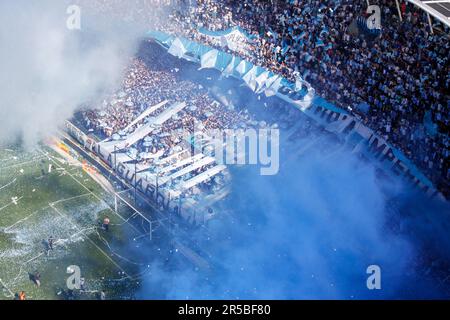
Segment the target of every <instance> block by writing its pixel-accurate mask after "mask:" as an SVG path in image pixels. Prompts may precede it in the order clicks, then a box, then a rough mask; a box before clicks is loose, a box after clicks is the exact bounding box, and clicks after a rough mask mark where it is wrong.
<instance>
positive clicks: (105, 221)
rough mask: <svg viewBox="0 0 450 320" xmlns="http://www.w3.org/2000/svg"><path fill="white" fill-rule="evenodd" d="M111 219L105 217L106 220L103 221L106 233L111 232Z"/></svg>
mask: <svg viewBox="0 0 450 320" xmlns="http://www.w3.org/2000/svg"><path fill="white" fill-rule="evenodd" d="M109 222H110V221H109V218H108V217H105V219H103V229H104V230H105V231H109Z"/></svg>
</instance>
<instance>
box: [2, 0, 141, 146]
mask: <svg viewBox="0 0 450 320" xmlns="http://www.w3.org/2000/svg"><path fill="white" fill-rule="evenodd" d="M69 5H70V3H69V2H66V1H49V0H44V1H12V0H6V1H1V2H0V19H1V21H2V26H3V27H2V28H1V29H0V43H1V45H0V70H1V73H0V88H1V93H0V144H2V143H8V142H11V141H15V140H17V139H21V140H22V142H24V143H25V144H26V145H27V146H32V145H33V144H35V143H36V142H37V141H39V140H40V139H41V138H44V137H46V136H47V135H49V134H51V133H53V132H54V131H55V130H56V128H57V126H58V125H60V124H61V123H62V122H63V121H64V119H67V118H69V117H71V115H72V114H73V112H74V111H75V110H76V109H77V107H79V106H80V104H82V103H85V102H87V101H90V100H93V99H98V98H99V96H100V95H101V94H102V93H104V92H106V91H108V90H112V89H113V88H114V87H115V85H117V84H118V83H119V80H120V79H121V74H122V71H123V70H124V67H125V66H126V63H127V61H128V58H129V57H130V56H131V55H132V54H133V51H134V50H135V48H136V43H137V42H136V41H135V39H137V38H138V35H136V34H134V32H133V31H132V30H128V31H127V33H124V32H123V31H122V30H121V29H120V28H118V27H115V26H114V24H112V23H108V21H106V22H107V23H105V22H104V21H102V22H100V20H98V19H97V18H96V19H89V18H88V14H87V12H84V11H83V7H81V29H80V30H69V29H68V28H67V26H66V21H67V19H68V18H69V14H67V12H66V11H67V8H68V6H69Z"/></svg>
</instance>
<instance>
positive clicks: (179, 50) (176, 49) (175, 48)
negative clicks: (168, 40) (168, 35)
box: [168, 38, 187, 58]
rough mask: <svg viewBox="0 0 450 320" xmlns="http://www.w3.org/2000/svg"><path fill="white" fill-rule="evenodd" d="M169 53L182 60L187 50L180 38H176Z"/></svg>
mask: <svg viewBox="0 0 450 320" xmlns="http://www.w3.org/2000/svg"><path fill="white" fill-rule="evenodd" d="M168 52H169V53H170V54H171V55H173V56H175V57H178V58H182V57H183V56H184V54H185V53H186V52H187V50H186V48H185V47H184V44H183V43H182V42H181V40H180V39H179V38H175V40H173V42H172V45H171V46H170V48H169V50H168Z"/></svg>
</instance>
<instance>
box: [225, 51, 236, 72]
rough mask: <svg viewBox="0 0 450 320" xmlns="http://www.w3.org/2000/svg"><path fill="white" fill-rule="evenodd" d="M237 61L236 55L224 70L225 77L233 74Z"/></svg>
mask: <svg viewBox="0 0 450 320" xmlns="http://www.w3.org/2000/svg"><path fill="white" fill-rule="evenodd" d="M235 63H236V57H235V56H233V58H232V59H231V62H230V63H229V64H228V65H227V66H226V68H225V69H224V70H223V72H222V74H223V75H224V76H225V77H229V76H231V75H232V74H233V70H234V64H235Z"/></svg>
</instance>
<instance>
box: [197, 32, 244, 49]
mask: <svg viewBox="0 0 450 320" xmlns="http://www.w3.org/2000/svg"><path fill="white" fill-rule="evenodd" d="M199 32H200V33H201V34H203V35H204V36H206V37H208V38H209V40H210V41H211V42H212V43H213V44H214V45H216V46H219V47H222V48H229V49H230V50H231V51H234V52H241V53H249V52H251V51H252V50H251V46H252V44H253V36H250V35H248V34H247V33H246V32H245V31H244V30H243V29H241V28H239V27H234V28H230V29H227V30H224V31H210V30H207V29H204V28H201V29H200V30H199Z"/></svg>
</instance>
